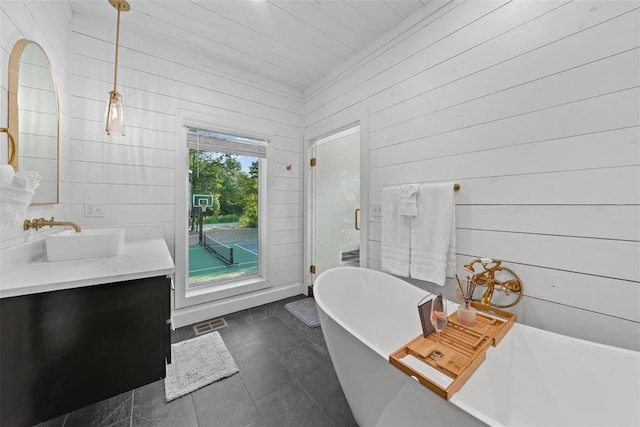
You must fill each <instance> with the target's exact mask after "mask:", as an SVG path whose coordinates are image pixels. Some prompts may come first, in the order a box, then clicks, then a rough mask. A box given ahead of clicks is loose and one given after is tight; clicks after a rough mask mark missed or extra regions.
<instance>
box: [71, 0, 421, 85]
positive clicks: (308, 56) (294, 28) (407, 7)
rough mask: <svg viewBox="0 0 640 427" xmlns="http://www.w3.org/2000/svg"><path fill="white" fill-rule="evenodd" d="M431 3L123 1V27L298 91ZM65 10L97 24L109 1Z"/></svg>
mask: <svg viewBox="0 0 640 427" xmlns="http://www.w3.org/2000/svg"><path fill="white" fill-rule="evenodd" d="M429 1H430V0H129V3H130V5H131V11H130V12H128V13H126V14H123V16H122V24H121V25H122V26H123V27H124V26H125V25H126V26H127V27H128V29H129V30H132V31H137V32H139V33H142V34H149V33H151V34H153V36H154V37H159V38H160V39H163V38H168V39H172V40H179V41H181V42H184V43H187V44H188V45H190V46H192V47H193V48H194V49H195V50H196V51H197V52H199V53H200V54H202V55H207V56H210V57H215V58H217V59H218V60H219V61H220V62H221V63H225V64H228V65H231V66H233V67H239V68H241V69H244V70H247V71H249V72H252V73H255V74H258V75H260V76H264V77H266V78H269V79H272V80H275V81H277V82H281V83H284V84H286V85H287V86H290V87H292V88H295V89H297V90H304V89H306V88H308V87H309V86H311V85H312V84H313V83H315V82H316V81H318V80H319V79H320V78H321V77H323V76H324V75H326V74H328V73H329V72H330V71H331V70H333V69H335V68H336V67H337V66H339V65H340V64H342V63H343V62H345V61H346V60H347V59H349V58H351V57H352V56H353V55H354V54H356V53H357V52H359V51H360V50H362V49H363V48H364V47H365V46H367V45H368V44H370V43H371V42H373V41H374V40H376V39H377V38H378V37H380V36H381V35H383V34H384V33H386V32H388V31H389V30H391V29H392V28H393V27H395V26H396V25H398V24H399V23H400V22H401V21H402V20H403V19H405V18H407V17H408V16H410V15H411V14H413V13H415V12H416V11H417V10H419V9H421V8H422V7H423V6H424V5H425V4H426V3H428V2H429ZM71 7H72V10H73V12H74V14H75V13H77V14H80V15H85V16H90V17H91V16H95V17H96V18H99V19H100V20H104V18H105V15H106V14H109V13H113V14H115V11H114V10H113V9H112V8H111V6H109V4H108V2H107V0H90V1H87V0H74V1H72V2H71ZM112 16H113V15H112ZM134 26H135V27H136V28H132V27H134Z"/></svg>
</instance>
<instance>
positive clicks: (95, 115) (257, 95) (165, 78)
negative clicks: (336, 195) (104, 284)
mask: <svg viewBox="0 0 640 427" xmlns="http://www.w3.org/2000/svg"><path fill="white" fill-rule="evenodd" d="M126 17H127V15H123V18H122V26H121V35H120V40H121V46H120V55H119V69H118V91H119V92H120V93H121V94H122V96H123V99H124V104H125V114H126V116H125V117H126V126H127V127H126V132H127V135H126V137H124V138H123V137H112V138H110V137H108V136H107V135H106V134H105V133H104V122H103V118H104V111H105V102H106V99H107V98H106V97H107V95H108V92H109V90H111V88H112V85H113V55H114V45H113V40H112V39H113V27H112V26H110V25H103V24H101V23H97V22H95V21H94V20H91V19H87V18H85V17H83V16H82V15H77V14H74V17H73V24H74V26H73V32H72V43H71V55H70V56H71V85H70V88H71V90H70V91H71V93H70V95H71V97H70V98H71V112H72V117H71V135H72V138H71V142H70V165H69V181H70V182H69V187H70V191H69V194H70V197H69V199H68V210H69V216H70V218H71V219H72V220H74V219H75V220H79V221H81V222H83V223H84V224H86V225H87V226H101V227H102V226H121V227H125V228H126V229H127V235H128V236H130V237H131V236H145V235H149V234H154V233H158V232H160V233H161V234H162V235H163V236H164V238H165V239H166V240H167V243H168V245H169V247H170V250H171V252H172V253H173V252H174V242H175V233H182V232H184V230H185V229H184V228H183V227H180V226H178V225H176V224H175V218H176V215H175V212H174V209H175V204H174V195H175V188H174V186H175V162H176V160H175V158H174V152H175V144H176V132H177V131H178V129H177V127H178V126H179V125H177V124H176V123H177V117H179V116H180V112H182V111H191V112H194V113H197V114H198V115H199V116H211V117H212V122H215V120H217V119H219V120H222V121H224V122H225V123H235V124H236V126H235V127H236V128H238V129H243V126H245V125H246V126H247V127H248V128H249V129H252V130H263V131H264V132H263V133H267V134H272V135H273V140H272V141H271V142H270V144H272V151H271V153H273V154H272V156H271V157H270V158H268V160H267V161H268V168H267V169H268V171H269V182H268V194H267V201H268V202H267V203H268V204H269V207H268V211H271V212H273V213H274V214H273V217H272V218H269V220H268V221H267V222H268V223H267V224H266V225H265V226H266V227H267V228H268V229H269V231H268V235H269V236H270V238H271V239H270V242H269V247H267V248H263V249H261V250H264V251H266V253H267V254H269V256H270V257H271V258H270V259H269V260H268V263H269V265H273V266H274V267H273V268H272V270H271V271H270V276H269V281H270V283H271V285H272V288H271V289H270V290H269V291H268V292H274V289H277V288H287V289H290V290H289V291H288V292H289V293H290V294H291V292H293V293H292V294H297V293H299V286H298V285H299V283H300V280H301V262H300V252H301V246H302V234H301V225H300V224H301V217H302V204H301V198H302V185H301V174H300V169H301V160H302V157H301V142H300V141H301V136H302V127H301V121H302V119H301V113H300V112H301V111H302V102H301V97H302V94H301V93H300V92H298V91H295V90H292V89H290V88H286V87H284V86H282V85H280V84H277V83H274V82H271V81H269V80H265V79H262V78H259V77H256V76H252V75H250V74H248V73H245V72H243V71H242V70H231V69H228V68H225V67H223V66H221V65H220V64H218V63H216V61H215V58H203V57H201V56H199V55H197V54H196V53H195V52H192V51H190V50H189V49H188V48H185V46H184V45H178V44H174V45H172V44H171V43H166V40H165V42H163V43H160V42H158V40H157V39H155V37H154V34H152V33H148V34H139V33H135V32H131V31H130V30H127V26H126ZM213 118H216V119H213ZM185 161H186V160H185ZM289 164H291V165H292V166H293V168H292V170H291V171H288V170H286V166H287V165H289ZM84 203H103V204H104V218H84V217H83V205H84ZM280 297H282V296H280ZM265 298H267V299H268V298H269V297H265ZM256 302H257V303H260V300H259V299H258V300H254V301H253V303H254V304H255V303H256ZM265 302H266V301H265ZM240 306H241V305H240ZM240 306H238V305H237V304H236V305H233V307H234V308H238V307H240ZM241 308H242V307H241ZM245 308H246V307H245ZM191 312H193V310H191ZM219 314H220V313H218V315H219ZM192 315H193V313H192V314H190V316H192ZM197 317H198V315H195V317H193V316H192V317H189V321H193V320H194V319H196V318H197ZM209 317H210V316H209ZM207 318H208V317H207ZM199 320H202V319H199ZM185 321H186V320H185ZM178 323H180V322H178ZM177 326H180V325H177Z"/></svg>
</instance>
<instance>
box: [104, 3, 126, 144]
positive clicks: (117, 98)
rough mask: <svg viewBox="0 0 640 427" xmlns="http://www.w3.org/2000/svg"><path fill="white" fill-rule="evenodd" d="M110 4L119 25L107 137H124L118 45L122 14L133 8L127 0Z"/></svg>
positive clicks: (117, 27)
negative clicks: (119, 88) (118, 84)
mask: <svg viewBox="0 0 640 427" xmlns="http://www.w3.org/2000/svg"><path fill="white" fill-rule="evenodd" d="M108 1H109V4H111V6H113V7H114V8H116V10H117V11H118V24H117V26H116V59H115V66H114V71H113V90H112V91H111V92H109V103H108V104H107V126H106V128H105V130H106V132H107V135H111V134H112V133H122V135H123V136H124V134H125V132H124V108H123V105H122V96H121V95H120V94H119V93H118V90H117V82H118V45H119V43H120V12H128V11H129V10H130V9H131V8H130V7H129V3H127V2H126V1H125V0H108Z"/></svg>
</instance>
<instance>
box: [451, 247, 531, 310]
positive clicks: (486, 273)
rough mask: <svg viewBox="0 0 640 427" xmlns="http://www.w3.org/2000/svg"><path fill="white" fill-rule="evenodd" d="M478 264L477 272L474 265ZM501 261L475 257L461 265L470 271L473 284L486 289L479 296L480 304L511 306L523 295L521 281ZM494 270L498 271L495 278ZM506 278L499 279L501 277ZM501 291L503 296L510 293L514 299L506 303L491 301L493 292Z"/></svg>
mask: <svg viewBox="0 0 640 427" xmlns="http://www.w3.org/2000/svg"><path fill="white" fill-rule="evenodd" d="M475 264H480V266H481V267H482V271H479V272H477V271H476V269H475V267H474V265H475ZM501 264H502V261H500V260H498V259H493V258H476V259H474V260H473V261H471V262H470V263H469V264H466V265H464V266H463V268H464V269H465V270H467V271H469V272H470V273H472V276H471V279H470V280H471V282H472V283H473V284H474V287H475V286H484V287H486V288H487V290H486V291H485V292H484V294H483V295H482V297H481V298H480V304H482V305H485V306H492V307H498V308H507V307H513V306H514V305H516V304H517V303H519V302H520V300H521V299H522V297H523V295H524V286H523V285H522V281H521V280H520V278H519V277H518V275H517V274H516V272H515V271H513V270H512V269H510V268H508V267H503V266H502V265H501ZM496 272H498V277H499V279H498V278H496ZM505 278H506V279H507V280H504V281H503V280H501V279H505ZM496 291H497V292H503V293H504V294H505V296H507V297H509V296H511V295H512V294H513V295H514V296H515V299H514V300H513V301H511V302H506V303H492V299H493V297H494V292H496Z"/></svg>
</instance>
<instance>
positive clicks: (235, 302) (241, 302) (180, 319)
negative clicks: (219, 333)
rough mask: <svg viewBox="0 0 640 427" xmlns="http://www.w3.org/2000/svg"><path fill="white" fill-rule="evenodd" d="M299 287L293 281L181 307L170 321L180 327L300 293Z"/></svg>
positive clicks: (173, 313) (174, 312)
mask: <svg viewBox="0 0 640 427" xmlns="http://www.w3.org/2000/svg"><path fill="white" fill-rule="evenodd" d="M300 289H301V285H300V284H299V283H294V284H290V285H285V286H278V287H277V288H269V289H264V290H261V291H258V292H252V293H247V294H242V295H238V296H237V297H233V298H225V299H224V300H220V301H213V302H209V303H204V304H199V305H196V306H193V307H187V308H181V309H178V310H174V311H173V312H172V313H171V323H172V325H173V327H174V328H181V327H183V326H187V325H191V324H193V323H198V322H202V321H205V320H208V319H212V318H214V317H220V316H224V315H226V314H229V313H235V312H236V311H240V310H246V309H248V308H252V307H258V306H260V305H263V304H267V303H270V302H273V301H279V300H281V299H284V298H288V297H292V296H295V295H300V293H301V292H300Z"/></svg>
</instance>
